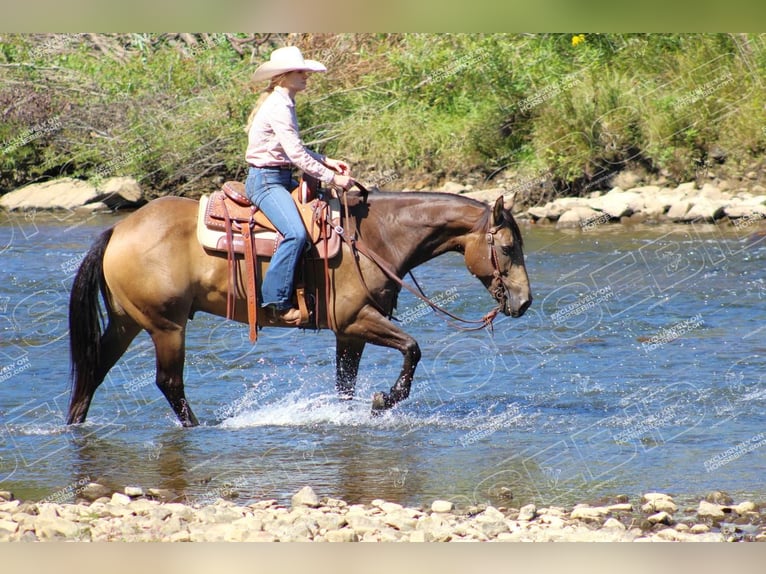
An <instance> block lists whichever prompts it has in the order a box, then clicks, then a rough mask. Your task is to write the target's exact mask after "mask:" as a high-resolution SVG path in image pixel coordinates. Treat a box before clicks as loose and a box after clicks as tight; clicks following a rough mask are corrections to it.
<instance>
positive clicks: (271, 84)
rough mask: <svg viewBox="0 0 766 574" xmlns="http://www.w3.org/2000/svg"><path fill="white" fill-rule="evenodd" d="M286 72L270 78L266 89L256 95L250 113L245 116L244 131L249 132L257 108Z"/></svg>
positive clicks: (279, 82) (258, 108)
mask: <svg viewBox="0 0 766 574" xmlns="http://www.w3.org/2000/svg"><path fill="white" fill-rule="evenodd" d="M286 75H287V74H280V75H278V76H274V77H273V78H271V81H270V82H269V85H268V86H266V89H264V90H263V92H261V95H260V96H259V97H258V100H256V102H255V105H254V106H253V109H252V111H251V112H250V115H249V116H247V123H246V124H245V133H250V127H251V126H252V125H253V120H255V115H256V114H257V113H258V110H260V109H261V106H262V105H263V102H265V101H266V98H268V97H269V96H270V95H271V92H273V91H274V88H276V87H277V86H279V85H280V84H281V82H282V80H283V79H284V77H285V76H286Z"/></svg>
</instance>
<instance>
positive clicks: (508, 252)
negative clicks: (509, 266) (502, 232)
mask: <svg viewBox="0 0 766 574" xmlns="http://www.w3.org/2000/svg"><path fill="white" fill-rule="evenodd" d="M500 251H501V252H502V254H503V255H505V256H506V257H511V256H512V255H513V246H512V245H503V246H502V247H501V248H500Z"/></svg>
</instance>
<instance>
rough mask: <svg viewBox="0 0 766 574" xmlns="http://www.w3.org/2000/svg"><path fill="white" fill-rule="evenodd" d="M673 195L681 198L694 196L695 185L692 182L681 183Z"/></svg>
mask: <svg viewBox="0 0 766 574" xmlns="http://www.w3.org/2000/svg"><path fill="white" fill-rule="evenodd" d="M675 193H676V194H677V195H682V196H689V195H696V194H697V183H696V182H694V181H687V182H685V183H682V184H680V185H678V186H677V187H676V188H675Z"/></svg>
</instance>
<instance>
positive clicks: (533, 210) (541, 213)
mask: <svg viewBox="0 0 766 574" xmlns="http://www.w3.org/2000/svg"><path fill="white" fill-rule="evenodd" d="M526 213H527V215H528V216H529V217H531V218H532V219H533V220H534V221H537V220H539V219H545V218H547V217H548V206H547V205H545V206H537V207H530V208H529V209H527V212H526Z"/></svg>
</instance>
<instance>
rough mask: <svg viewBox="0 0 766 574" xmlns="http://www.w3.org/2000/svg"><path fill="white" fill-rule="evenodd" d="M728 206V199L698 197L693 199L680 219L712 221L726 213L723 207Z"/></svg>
mask: <svg viewBox="0 0 766 574" xmlns="http://www.w3.org/2000/svg"><path fill="white" fill-rule="evenodd" d="M727 206H728V201H725V200H713V199H708V198H705V197H698V198H696V199H694V202H693V203H692V206H691V207H690V208H689V210H688V211H687V212H686V213H685V214H684V215H683V217H682V218H681V221H686V222H691V221H705V222H708V223H710V222H713V221H716V220H718V219H721V218H722V217H724V216H725V215H726V212H725V209H726V207H727Z"/></svg>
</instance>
